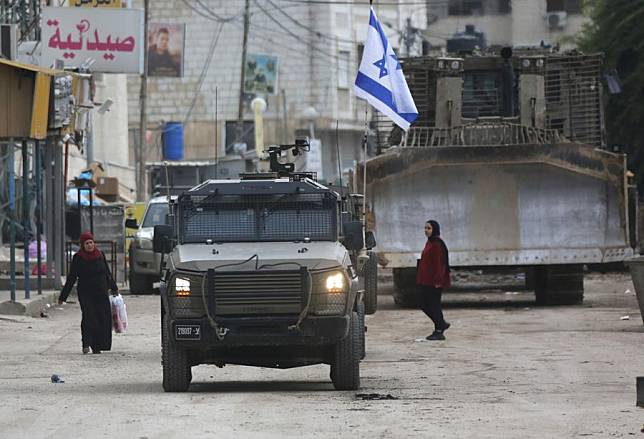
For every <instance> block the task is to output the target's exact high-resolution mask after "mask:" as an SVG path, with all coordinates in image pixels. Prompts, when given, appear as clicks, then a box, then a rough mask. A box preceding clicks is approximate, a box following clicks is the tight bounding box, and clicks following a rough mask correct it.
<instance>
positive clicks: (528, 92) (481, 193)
mask: <svg viewBox="0 0 644 439" xmlns="http://www.w3.org/2000/svg"><path fill="white" fill-rule="evenodd" d="M601 61H602V60H601V56H600V55H597V54H582V53H579V52H572V53H559V52H553V51H550V50H544V49H529V48H519V49H515V50H512V49H511V48H504V49H503V50H500V51H496V52H495V51H490V52H488V53H481V54H469V55H465V56H458V55H456V56H454V57H445V56H423V57H416V58H407V59H404V60H402V61H401V63H402V65H403V70H404V72H405V76H406V77H407V82H408V84H409V87H410V90H411V93H412V95H413V96H414V99H415V101H416V105H417V107H418V110H419V115H418V119H417V120H416V121H415V122H414V124H413V125H412V127H411V129H410V130H409V131H408V132H407V133H406V134H405V135H402V133H401V131H400V130H397V129H395V128H394V129H393V130H392V129H391V124H390V123H386V124H385V123H383V124H381V125H380V126H379V130H378V133H379V134H381V136H380V139H381V140H382V142H381V143H380V152H381V153H382V154H380V155H378V156H376V157H375V158H373V159H371V160H369V161H368V162H367V175H366V180H367V190H366V193H367V194H368V199H369V209H368V210H369V211H370V215H371V220H372V222H373V223H374V224H375V226H374V229H373V230H374V231H375V233H376V235H377V236H378V237H379V239H378V248H377V251H378V256H379V261H380V263H381V264H382V265H384V266H386V267H389V268H392V269H393V277H394V284H395V287H396V288H395V295H394V298H395V300H396V302H397V303H399V304H401V305H403V306H407V305H414V302H415V294H414V291H415V271H416V260H417V258H418V257H419V253H420V250H421V249H422V246H423V242H422V241H423V239H424V236H423V233H422V225H423V224H424V223H425V221H427V219H429V218H434V219H436V220H438V221H439V222H440V223H441V225H442V226H443V227H442V228H443V232H444V235H445V236H444V237H445V239H446V241H447V243H448V245H449V247H450V263H451V264H452V265H453V266H454V267H470V268H486V269H499V268H503V267H522V268H524V269H525V271H526V279H527V281H528V282H527V283H528V288H531V289H534V290H535V293H536V299H537V302H538V303H539V304H575V303H580V302H581V301H582V300H583V265H584V264H602V263H608V262H619V261H623V260H625V259H626V258H628V257H630V256H631V255H632V254H633V247H634V246H635V245H636V242H637V234H636V227H635V226H636V221H635V218H636V215H635V213H636V211H637V209H636V200H637V197H636V195H635V188H634V186H633V185H631V184H629V182H628V170H627V168H626V157H625V156H624V155H622V154H615V153H613V152H611V151H609V150H608V149H609V148H607V147H606V141H605V137H604V125H603V112H602V104H601V96H602V81H601V75H600V73H601ZM358 171H360V168H359V169H358ZM358 181H362V177H360V178H358Z"/></svg>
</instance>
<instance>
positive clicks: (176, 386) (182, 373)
mask: <svg viewBox="0 0 644 439" xmlns="http://www.w3.org/2000/svg"><path fill="white" fill-rule="evenodd" d="M162 319H163V320H162V331H161V363H162V365H163V390H165V391H166V392H185V391H186V390H188V386H190V381H191V380H192V371H191V369H190V363H189V362H188V353H187V352H186V351H185V349H181V348H180V347H179V346H177V345H176V342H175V340H174V337H173V334H172V324H171V322H170V316H169V314H165V315H164V316H163V318H162Z"/></svg>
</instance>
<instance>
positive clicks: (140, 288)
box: [128, 267, 152, 294]
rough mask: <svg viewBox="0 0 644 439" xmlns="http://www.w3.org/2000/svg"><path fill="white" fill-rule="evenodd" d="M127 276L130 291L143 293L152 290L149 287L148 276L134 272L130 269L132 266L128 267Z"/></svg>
mask: <svg viewBox="0 0 644 439" xmlns="http://www.w3.org/2000/svg"><path fill="white" fill-rule="evenodd" d="M128 276H129V283H130V293H132V294H143V293H148V292H151V291H152V288H149V286H150V280H149V277H148V276H146V275H145V274H136V273H134V271H133V270H132V267H130V271H129V272H128Z"/></svg>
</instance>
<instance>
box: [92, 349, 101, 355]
mask: <svg viewBox="0 0 644 439" xmlns="http://www.w3.org/2000/svg"><path fill="white" fill-rule="evenodd" d="M100 353H101V350H100V349H92V354H100Z"/></svg>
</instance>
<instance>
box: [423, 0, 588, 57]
mask: <svg viewBox="0 0 644 439" xmlns="http://www.w3.org/2000/svg"><path fill="white" fill-rule="evenodd" d="M582 3H583V0H428V1H427V17H428V23H429V24H428V27H427V32H426V35H427V39H428V41H429V42H430V44H431V45H432V46H439V47H444V46H445V42H446V39H448V38H450V37H452V36H453V35H454V34H455V33H457V32H463V31H464V30H465V27H466V26H467V25H470V24H472V25H474V26H475V27H476V30H477V31H480V32H483V34H484V36H485V39H486V42H487V44H488V45H513V46H517V45H539V44H540V43H541V42H542V41H543V42H544V43H546V44H560V45H561V47H564V48H565V47H571V46H573V45H574V43H573V42H572V40H571V38H570V37H572V36H574V35H575V34H577V33H578V32H579V31H580V30H581V28H582V26H583V24H584V22H585V21H586V18H585V17H584V16H583V15H582Z"/></svg>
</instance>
